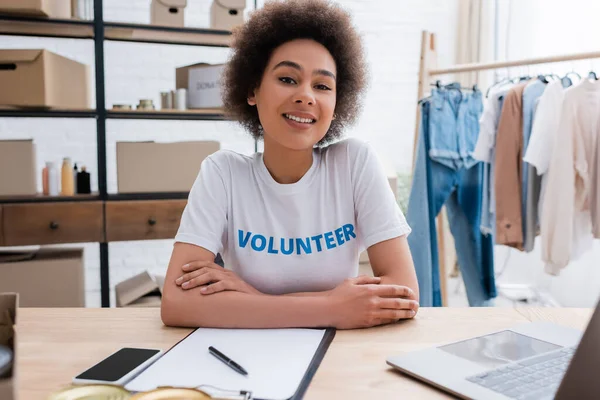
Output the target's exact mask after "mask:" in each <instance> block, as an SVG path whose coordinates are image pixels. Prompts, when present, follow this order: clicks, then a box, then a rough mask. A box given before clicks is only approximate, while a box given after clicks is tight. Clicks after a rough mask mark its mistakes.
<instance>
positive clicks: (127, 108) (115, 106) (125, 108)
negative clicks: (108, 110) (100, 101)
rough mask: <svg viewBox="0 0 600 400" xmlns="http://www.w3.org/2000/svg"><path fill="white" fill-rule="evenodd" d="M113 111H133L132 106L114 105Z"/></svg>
mask: <svg viewBox="0 0 600 400" xmlns="http://www.w3.org/2000/svg"><path fill="white" fill-rule="evenodd" d="M113 110H131V105H130V104H113Z"/></svg>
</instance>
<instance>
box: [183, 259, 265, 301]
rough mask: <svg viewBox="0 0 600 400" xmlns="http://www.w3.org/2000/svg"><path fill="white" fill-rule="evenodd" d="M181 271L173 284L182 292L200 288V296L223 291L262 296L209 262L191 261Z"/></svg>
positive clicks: (238, 278)
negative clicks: (181, 273)
mask: <svg viewBox="0 0 600 400" xmlns="http://www.w3.org/2000/svg"><path fill="white" fill-rule="evenodd" d="M181 269H182V270H183V272H184V274H183V275H182V276H180V277H179V278H177V279H176V280H175V284H176V285H177V286H180V287H181V288H182V289H183V290H189V289H193V288H195V287H198V286H202V287H201V288H200V293H202V294H213V293H217V292H222V291H224V290H232V291H235V292H242V293H250V294H262V293H261V292H259V291H258V290H256V289H255V288H253V287H252V286H251V285H249V284H248V283H246V282H244V281H243V280H242V278H240V277H239V276H237V274H236V273H235V272H233V271H231V270H228V269H225V268H223V267H221V266H220V265H218V264H215V263H213V262H210V261H193V262H191V263H189V264H186V265H184V266H183V267H181Z"/></svg>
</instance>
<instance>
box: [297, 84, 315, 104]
mask: <svg viewBox="0 0 600 400" xmlns="http://www.w3.org/2000/svg"><path fill="white" fill-rule="evenodd" d="M294 103H296V104H307V105H310V106H312V105H314V104H315V97H314V95H313V94H312V91H311V90H310V89H306V88H303V89H301V90H299V91H298V93H296V95H295V99H294Z"/></svg>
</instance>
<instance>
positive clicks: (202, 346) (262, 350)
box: [125, 328, 326, 400]
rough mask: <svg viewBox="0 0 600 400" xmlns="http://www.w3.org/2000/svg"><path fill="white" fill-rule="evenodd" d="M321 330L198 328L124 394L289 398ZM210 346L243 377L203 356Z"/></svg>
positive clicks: (320, 336)
mask: <svg viewBox="0 0 600 400" xmlns="http://www.w3.org/2000/svg"><path fill="white" fill-rule="evenodd" d="M325 332H326V330H324V329H211V328H198V329H197V330H195V331H194V332H193V333H192V334H190V335H189V336H188V337H187V338H185V339H184V340H182V341H181V342H179V343H178V344H177V345H176V346H175V347H173V348H172V349H171V350H169V351H168V352H167V353H166V354H165V355H163V356H162V357H161V358H160V359H159V360H158V361H156V362H155V363H154V364H152V365H151V366H150V367H149V368H148V369H146V370H145V371H144V372H142V373H141V374H140V375H138V376H137V377H136V378H134V379H133V380H132V381H130V382H129V383H128V384H127V385H126V386H125V388H126V389H127V390H130V391H133V392H143V391H148V390H153V389H156V388H157V387H159V386H175V387H186V388H191V387H198V386H200V385H210V386H214V387H216V388H219V389H224V390H234V391H239V390H246V391H251V392H252V395H253V397H254V398H259V399H270V400H283V399H289V398H290V397H292V396H293V395H294V393H295V392H296V390H297V388H298V386H299V385H300V382H301V381H302V378H303V377H304V374H305V373H306V371H307V369H308V368H309V366H310V363H311V360H312V359H313V357H314V355H315V353H316V352H317V349H318V348H319V345H320V343H321V340H322V339H323V336H324V335H325ZM209 346H213V347H215V348H216V349H218V350H219V351H221V352H223V353H224V354H225V355H227V356H228V357H229V358H231V359H232V360H233V361H235V362H237V363H238V364H240V365H241V366H242V367H243V368H245V369H246V370H247V371H248V376H243V375H241V374H239V373H237V372H236V371H234V370H233V369H231V368H230V367H228V366H227V365H225V364H224V363H223V362H221V361H219V360H218V359H217V358H215V357H214V356H213V355H211V354H210V353H209V352H208V347H209Z"/></svg>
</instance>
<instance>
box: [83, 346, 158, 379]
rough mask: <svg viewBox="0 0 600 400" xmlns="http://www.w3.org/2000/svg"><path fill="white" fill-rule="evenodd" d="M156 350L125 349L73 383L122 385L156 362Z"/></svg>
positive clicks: (95, 366)
mask: <svg viewBox="0 0 600 400" xmlns="http://www.w3.org/2000/svg"><path fill="white" fill-rule="evenodd" d="M161 354H162V350H157V349H136V348H131V347H125V348H122V349H121V350H119V351H117V352H116V353H113V354H111V355H110V356H108V357H106V358H105V359H104V360H102V361H100V362H99V363H98V364H96V365H94V366H93V367H91V368H90V369H88V370H86V371H84V372H82V373H81V374H79V375H77V376H76V377H75V378H73V383H77V384H78V383H108V384H112V385H124V384H125V383H127V382H129V381H130V380H131V379H133V378H134V377H135V376H136V375H138V374H139V373H140V372H142V371H143V370H144V369H146V367H148V366H149V365H150V364H152V363H153V362H154V361H156V360H157V359H158V358H159V357H160V356H161Z"/></svg>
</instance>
